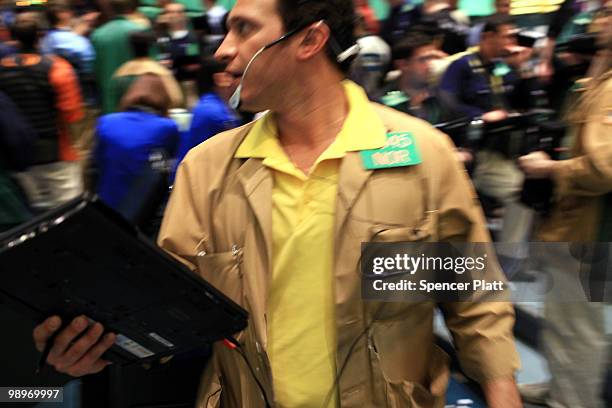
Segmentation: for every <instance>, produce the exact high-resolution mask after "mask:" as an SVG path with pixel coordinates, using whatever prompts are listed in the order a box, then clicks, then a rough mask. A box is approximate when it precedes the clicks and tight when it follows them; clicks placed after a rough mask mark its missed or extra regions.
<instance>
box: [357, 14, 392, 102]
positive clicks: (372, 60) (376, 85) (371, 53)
mask: <svg viewBox="0 0 612 408" xmlns="http://www.w3.org/2000/svg"><path fill="white" fill-rule="evenodd" d="M355 37H356V38H357V44H358V45H359V53H358V54H357V57H356V58H355V60H354V61H353V63H352V65H351V72H350V78H351V79H352V80H353V81H355V82H357V83H358V84H359V85H361V86H362V87H363V88H364V89H365V91H366V93H367V94H368V97H369V98H370V99H372V100H376V99H378V98H379V97H380V94H381V92H382V88H383V82H384V80H385V75H386V74H387V71H388V70H389V63H390V62H391V48H389V45H387V43H386V42H385V41H384V40H383V39H382V38H380V37H379V36H377V35H375V34H373V33H372V32H370V31H369V30H368V28H367V26H366V23H365V20H364V18H363V16H360V15H358V16H357V20H356V22H355Z"/></svg>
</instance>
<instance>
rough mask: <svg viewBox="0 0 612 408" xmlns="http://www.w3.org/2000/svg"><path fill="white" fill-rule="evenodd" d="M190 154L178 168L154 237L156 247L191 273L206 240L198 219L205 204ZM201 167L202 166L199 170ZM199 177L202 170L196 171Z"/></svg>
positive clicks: (205, 210)
mask: <svg viewBox="0 0 612 408" xmlns="http://www.w3.org/2000/svg"><path fill="white" fill-rule="evenodd" d="M189 156H190V154H189V153H188V154H187V156H186V157H185V160H183V162H182V163H181V165H180V166H179V168H178V171H177V175H176V180H175V183H174V186H173V189H172V193H171V194H170V200H169V201H168V206H167V207H166V211H165V213H164V218H163V221H162V225H161V229H160V231H159V235H158V239H157V242H158V245H159V246H160V247H162V248H163V249H165V250H166V251H167V252H169V253H170V254H171V255H173V256H174V257H175V258H177V259H178V260H179V261H181V262H183V263H184V264H185V265H187V266H188V267H189V268H190V269H191V270H195V257H196V256H197V253H198V252H199V251H200V250H204V246H205V242H206V239H207V237H208V234H207V231H206V229H205V227H204V225H205V223H204V220H203V218H202V217H206V214H208V208H206V207H207V203H208V200H206V199H204V197H203V196H202V195H203V193H202V191H203V190H202V188H201V184H200V183H201V182H202V181H203V180H205V177H202V176H201V175H200V177H196V176H195V175H194V174H193V173H192V169H191V167H190V164H189V162H190V160H189ZM200 167H204V166H200ZM198 170H199V172H200V173H201V172H202V171H204V170H205V169H203V168H201V169H198Z"/></svg>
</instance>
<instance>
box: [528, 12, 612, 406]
mask: <svg viewBox="0 0 612 408" xmlns="http://www.w3.org/2000/svg"><path fill="white" fill-rule="evenodd" d="M598 24H599V27H600V28H601V30H600V32H599V35H598V38H597V41H598V45H599V46H600V47H601V48H602V49H601V51H599V53H598V54H597V56H596V58H595V60H594V61H593V63H592V64H591V68H590V72H589V73H588V76H589V80H588V82H586V84H585V85H584V88H583V90H582V91H581V93H582V95H581V97H580V98H579V100H578V102H577V103H576V104H575V105H574V106H572V108H571V109H570V110H569V112H568V119H569V122H570V125H571V126H572V127H571V128H570V131H569V132H568V134H567V139H569V140H568V144H569V145H571V146H572V148H571V149H570V151H569V154H567V155H566V157H565V159H564V160H559V161H555V160H551V158H550V157H549V156H548V155H547V154H546V153H544V152H541V151H538V152H533V153H531V154H528V155H526V156H523V157H521V158H520V159H519V164H520V167H521V169H522V170H523V172H524V173H525V175H526V177H527V178H534V179H551V180H552V181H553V182H554V185H555V199H554V207H553V210H552V212H551V214H550V216H549V217H547V218H546V219H544V220H543V222H542V225H540V227H539V229H538V232H537V237H538V239H540V240H542V241H546V242H571V243H585V244H587V245H593V243H595V242H606V243H609V242H612V137H611V136H612V1H607V3H606V5H605V8H604V13H601V14H600V16H599V21H598ZM608 256H609V254H608ZM609 259H610V258H609V257H608V262H607V263H606V265H605V267H607V268H609V267H610V265H609ZM593 265H595V264H593ZM540 267H541V268H543V270H542V272H544V273H547V274H549V275H550V276H551V278H552V279H553V282H554V285H555V286H556V287H557V290H558V291H557V292H556V296H547V298H546V303H545V310H544V312H545V313H544V316H545V319H546V321H545V324H544V326H543V327H544V328H543V333H542V336H541V345H542V348H543V349H544V355H545V356H546V360H547V362H548V367H549V370H550V373H551V379H550V383H546V384H525V385H522V386H521V394H522V396H523V398H524V399H525V401H528V402H534V403H543V404H546V405H548V406H550V407H559V408H599V407H604V402H603V400H602V384H603V380H604V375H605V370H606V368H607V367H606V361H608V360H607V359H606V354H607V351H608V350H607V347H608V341H607V338H606V332H605V319H604V307H605V304H604V303H601V302H602V301H603V300H604V297H603V296H602V293H601V292H602V291H603V290H604V286H605V283H606V279H605V272H604V276H603V277H599V278H596V277H595V274H596V273H597V272H596V270H595V267H592V268H589V267H588V263H587V262H583V264H582V265H577V259H576V258H575V257H574V256H572V255H570V253H569V251H563V250H561V249H560V248H559V247H558V246H554V247H552V246H551V247H550V250H549V251H547V252H546V253H545V254H543V259H542V261H541V262H540ZM585 274H586V278H587V280H588V281H589V283H590V285H585V284H584V276H585ZM589 274H590V275H591V276H589ZM581 275H582V276H581ZM608 406H609V405H608Z"/></svg>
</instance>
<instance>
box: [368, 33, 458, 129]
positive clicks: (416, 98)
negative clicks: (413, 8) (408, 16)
mask: <svg viewBox="0 0 612 408" xmlns="http://www.w3.org/2000/svg"><path fill="white" fill-rule="evenodd" d="M442 55H444V54H443V53H440V51H439V50H438V49H437V48H436V46H435V40H434V38H432V37H431V36H430V35H428V34H427V33H424V32H421V31H410V32H408V34H407V35H406V37H405V38H404V39H402V40H401V41H399V42H398V43H397V44H396V45H395V47H394V48H393V65H394V67H395V68H396V69H397V70H399V72H400V76H399V78H398V79H397V83H395V84H394V86H393V89H392V90H390V91H389V92H387V93H386V94H385V95H384V96H383V97H382V98H381V100H380V101H381V102H382V103H383V104H385V105H387V106H389V107H392V108H394V109H397V110H399V111H401V112H404V113H408V114H410V115H413V116H416V117H418V118H420V119H423V120H426V121H427V122H429V123H431V124H436V123H440V122H443V121H446V120H449V119H450V117H449V116H450V115H448V114H446V113H445V112H444V110H443V108H442V106H441V104H440V101H439V99H438V97H437V95H436V92H435V90H433V89H432V88H431V85H432V71H431V62H432V61H433V60H434V59H437V58H440V57H441V56H442Z"/></svg>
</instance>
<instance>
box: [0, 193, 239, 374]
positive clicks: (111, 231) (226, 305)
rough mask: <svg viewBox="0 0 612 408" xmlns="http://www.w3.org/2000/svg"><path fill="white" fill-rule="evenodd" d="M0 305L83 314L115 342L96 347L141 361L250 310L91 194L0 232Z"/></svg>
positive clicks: (195, 342)
mask: <svg viewBox="0 0 612 408" xmlns="http://www.w3.org/2000/svg"><path fill="white" fill-rule="evenodd" d="M0 298H1V299H0V307H3V306H2V305H4V307H7V305H10V307H11V308H13V309H14V310H15V311H18V312H19V313H22V314H24V315H25V316H27V317H28V318H31V319H34V320H36V321H43V320H44V319H45V318H46V317H48V316H51V315H55V314H57V315H59V316H61V317H62V318H63V320H64V321H69V320H70V319H72V318H74V317H76V316H79V315H82V314H83V315H86V316H88V317H90V318H91V319H92V320H93V321H97V322H100V323H102V324H103V325H104V327H105V329H106V330H107V331H109V332H113V333H117V334H118V337H117V341H116V342H115V344H114V345H113V347H112V348H111V349H110V350H109V351H108V352H107V353H106V355H105V356H104V357H105V358H106V359H108V360H111V361H113V362H116V363H120V364H130V363H144V362H149V361H154V360H157V359H159V358H161V357H164V356H169V355H175V354H178V353H181V352H186V351H192V350H195V349H197V348H199V347H203V346H205V345H206V344H209V343H212V342H215V341H217V340H221V339H223V338H226V337H227V336H231V335H233V334H235V333H237V332H239V331H241V330H243V329H244V328H245V327H246V325H247V319H248V314H247V312H246V311H245V310H243V309H242V308H241V307H240V306H238V305H237V304H235V303H234V302H232V301H231V300H230V299H229V298H227V297H226V296H224V295H223V294H222V293H221V292H219V291H218V290H217V289H215V288H214V287H213V286H211V285H210V284H208V283H207V282H206V281H204V280H203V279H202V278H200V277H199V276H198V275H196V274H195V273H193V272H191V271H190V270H189V269H188V268H186V267H185V266H184V265H183V264H181V263H180V262H178V261H177V260H175V259H174V258H172V257H171V256H170V255H168V254H166V253H165V252H164V251H163V250H162V249H160V248H159V247H157V246H156V245H155V244H154V243H152V242H150V241H149V240H148V239H147V238H146V237H145V236H144V235H143V234H142V233H140V231H139V230H138V229H137V228H135V227H133V226H132V225H131V224H130V223H128V222H127V221H125V219H123V218H122V217H121V216H120V215H118V214H117V213H116V212H114V211H113V210H111V209H110V208H108V207H106V206H105V205H104V204H103V203H102V202H100V201H99V200H98V199H97V198H96V197H95V196H88V195H85V196H82V197H80V198H78V199H75V200H73V201H71V202H69V203H67V204H65V205H63V206H62V207H60V208H58V209H56V210H53V211H51V212H49V213H46V214H44V215H43V216H40V217H37V218H36V219H34V220H33V221H31V222H29V223H28V224H26V225H23V226H20V227H19V228H17V229H14V230H11V231H8V232H5V233H3V234H2V235H0Z"/></svg>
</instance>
